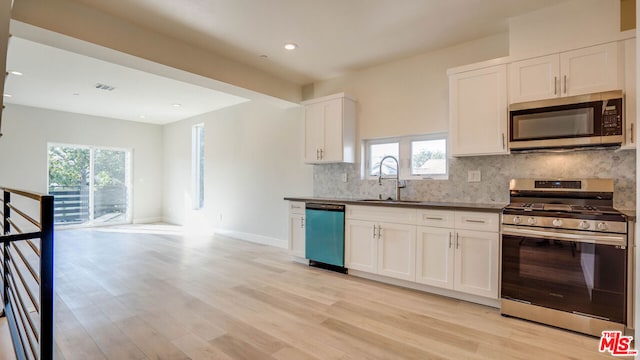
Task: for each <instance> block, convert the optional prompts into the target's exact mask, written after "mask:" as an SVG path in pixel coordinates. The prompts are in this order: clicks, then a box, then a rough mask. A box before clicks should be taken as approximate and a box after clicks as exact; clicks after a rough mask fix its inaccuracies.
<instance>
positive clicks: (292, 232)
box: [289, 201, 306, 258]
mask: <svg viewBox="0 0 640 360" xmlns="http://www.w3.org/2000/svg"><path fill="white" fill-rule="evenodd" d="M305 220H306V219H305V203H303V202H298V201H291V202H290V203H289V254H291V255H293V256H297V257H300V258H304V257H305V225H306V224H305Z"/></svg>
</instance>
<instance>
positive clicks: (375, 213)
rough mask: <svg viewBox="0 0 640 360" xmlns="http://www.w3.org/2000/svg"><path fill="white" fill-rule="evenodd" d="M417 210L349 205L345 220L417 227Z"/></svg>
mask: <svg viewBox="0 0 640 360" xmlns="http://www.w3.org/2000/svg"><path fill="white" fill-rule="evenodd" d="M416 211H417V210H416V209H403V208H392V207H386V206H357V205H355V206H350V205H347V209H346V213H345V218H347V219H358V220H367V221H380V222H388V223H396V224H409V225H415V223H416Z"/></svg>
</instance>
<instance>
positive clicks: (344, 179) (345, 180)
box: [342, 173, 349, 182]
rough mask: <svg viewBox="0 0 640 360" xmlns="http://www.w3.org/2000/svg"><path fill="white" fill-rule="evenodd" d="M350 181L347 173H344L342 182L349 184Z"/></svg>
mask: <svg viewBox="0 0 640 360" xmlns="http://www.w3.org/2000/svg"><path fill="white" fill-rule="evenodd" d="M347 181H349V179H348V178H347V173H342V182H347Z"/></svg>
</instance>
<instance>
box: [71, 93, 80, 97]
mask: <svg viewBox="0 0 640 360" xmlns="http://www.w3.org/2000/svg"><path fill="white" fill-rule="evenodd" d="M72 95H73V96H78V95H80V93H77V92H74V93H73V94H72Z"/></svg>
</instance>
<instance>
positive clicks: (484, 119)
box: [449, 65, 507, 156]
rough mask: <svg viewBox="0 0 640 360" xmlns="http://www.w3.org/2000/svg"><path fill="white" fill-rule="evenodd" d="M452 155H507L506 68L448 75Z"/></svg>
mask: <svg viewBox="0 0 640 360" xmlns="http://www.w3.org/2000/svg"><path fill="white" fill-rule="evenodd" d="M449 117H450V119H449V120H450V121H449V123H450V129H449V130H450V131H449V141H450V143H451V154H452V155H453V156H474V155H493V154H505V153H507V138H506V137H507V67H506V65H496V66H491V67H487V68H482V69H478V70H472V71H465V72H461V73H455V74H451V75H450V76H449Z"/></svg>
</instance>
